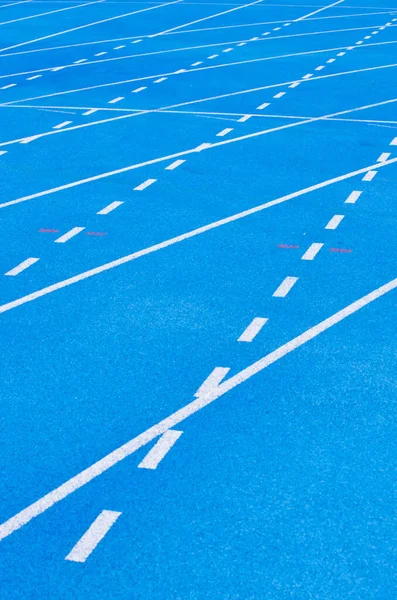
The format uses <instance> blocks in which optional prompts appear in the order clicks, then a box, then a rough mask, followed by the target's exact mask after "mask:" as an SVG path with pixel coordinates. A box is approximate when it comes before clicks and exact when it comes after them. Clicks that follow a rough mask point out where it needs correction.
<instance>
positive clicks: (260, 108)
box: [256, 102, 270, 110]
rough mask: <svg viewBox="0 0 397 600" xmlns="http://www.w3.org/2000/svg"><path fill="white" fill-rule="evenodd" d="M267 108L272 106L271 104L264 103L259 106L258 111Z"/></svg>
mask: <svg viewBox="0 0 397 600" xmlns="http://www.w3.org/2000/svg"><path fill="white" fill-rule="evenodd" d="M267 106H270V102H264V103H263V104H260V105H259V106H257V107H256V108H257V110H263V109H264V108H266V107H267Z"/></svg>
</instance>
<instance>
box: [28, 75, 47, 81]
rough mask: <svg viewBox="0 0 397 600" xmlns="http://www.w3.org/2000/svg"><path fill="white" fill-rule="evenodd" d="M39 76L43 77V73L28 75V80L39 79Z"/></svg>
mask: <svg viewBox="0 0 397 600" xmlns="http://www.w3.org/2000/svg"><path fill="white" fill-rule="evenodd" d="M39 77H43V76H42V75H33V76H32V77H27V78H26V81H33V79H39Z"/></svg>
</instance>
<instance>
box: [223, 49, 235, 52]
mask: <svg viewBox="0 0 397 600" xmlns="http://www.w3.org/2000/svg"><path fill="white" fill-rule="evenodd" d="M232 50H233V48H225V49H224V50H222V52H231V51H232Z"/></svg>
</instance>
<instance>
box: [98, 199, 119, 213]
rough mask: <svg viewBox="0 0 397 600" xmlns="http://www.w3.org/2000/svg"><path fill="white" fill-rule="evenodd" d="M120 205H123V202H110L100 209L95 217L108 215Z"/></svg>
mask: <svg viewBox="0 0 397 600" xmlns="http://www.w3.org/2000/svg"><path fill="white" fill-rule="evenodd" d="M122 204H124V202H117V201H115V202H111V203H110V204H108V205H107V206H105V208H102V210H99V211H98V212H97V215H108V214H109V213H110V212H112V211H113V210H115V209H116V208H118V207H119V206H121V205H122Z"/></svg>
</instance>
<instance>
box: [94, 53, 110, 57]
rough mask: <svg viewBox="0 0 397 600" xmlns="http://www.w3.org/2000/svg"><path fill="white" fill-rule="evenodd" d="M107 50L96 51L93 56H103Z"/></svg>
mask: <svg viewBox="0 0 397 600" xmlns="http://www.w3.org/2000/svg"><path fill="white" fill-rule="evenodd" d="M105 54H107V52H98V54H94V56H105Z"/></svg>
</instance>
